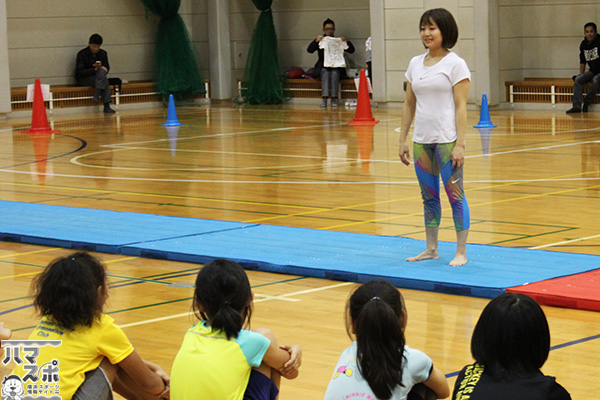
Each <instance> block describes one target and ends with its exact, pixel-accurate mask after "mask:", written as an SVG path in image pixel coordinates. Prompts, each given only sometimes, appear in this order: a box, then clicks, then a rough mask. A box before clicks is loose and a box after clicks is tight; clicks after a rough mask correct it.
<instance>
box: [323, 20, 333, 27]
mask: <svg viewBox="0 0 600 400" xmlns="http://www.w3.org/2000/svg"><path fill="white" fill-rule="evenodd" d="M327 24H331V25H333V27H334V28H335V22H333V20H331V19H329V18H327V19H326V20H325V21H323V28H325V25H327Z"/></svg>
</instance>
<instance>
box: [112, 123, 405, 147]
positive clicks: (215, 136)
mask: <svg viewBox="0 0 600 400" xmlns="http://www.w3.org/2000/svg"><path fill="white" fill-rule="evenodd" d="M395 119H398V118H395ZM340 125H342V126H344V125H347V123H346V122H339V123H335V124H317V125H306V126H291V127H283V128H272V129H259V130H255V131H242V132H225V133H213V134H207V135H197V136H188V137H182V138H179V137H178V138H177V141H184V140H193V139H203V138H219V137H225V136H238V135H247V134H252V133H268V132H274V131H284V130H292V129H312V128H323V127H328V126H340ZM170 140H171V139H169V138H164V139H153V140H142V141H139V142H129V143H119V144H104V145H101V146H100V147H123V146H129V145H131V144H143V143H160V142H169V141H170Z"/></svg>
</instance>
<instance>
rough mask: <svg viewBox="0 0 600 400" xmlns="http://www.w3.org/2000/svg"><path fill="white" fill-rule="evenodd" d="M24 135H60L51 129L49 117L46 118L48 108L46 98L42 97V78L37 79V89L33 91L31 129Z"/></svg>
mask: <svg viewBox="0 0 600 400" xmlns="http://www.w3.org/2000/svg"><path fill="white" fill-rule="evenodd" d="M22 132H23V133H59V131H54V130H52V128H50V124H48V117H47V116H46V106H44V97H43V95H42V84H41V83H40V78H35V87H34V91H33V113H32V115H31V128H30V129H29V130H28V131H22Z"/></svg>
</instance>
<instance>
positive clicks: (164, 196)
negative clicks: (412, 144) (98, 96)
mask: <svg viewBox="0 0 600 400" xmlns="http://www.w3.org/2000/svg"><path fill="white" fill-rule="evenodd" d="M0 185H11V186H25V187H34V188H37V189H39V185H35V184H32V183H15V182H0ZM44 187H45V188H49V189H60V190H67V191H81V192H96V193H98V194H118V195H132V196H143V197H161V198H167V199H182V200H198V201H207V202H215V203H233V204H248V205H262V206H272V207H288V208H307V209H321V208H322V207H315V206H303V205H295V204H277V203H264V202H258V201H241V200H224V199H211V198H208V197H193V196H177V195H172V194H160V193H140V192H123V191H119V190H103V189H87V188H78V187H63V186H52V185H45V186H44Z"/></svg>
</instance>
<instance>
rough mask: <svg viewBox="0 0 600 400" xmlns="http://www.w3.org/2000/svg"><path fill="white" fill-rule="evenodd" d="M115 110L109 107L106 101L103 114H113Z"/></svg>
mask: <svg viewBox="0 0 600 400" xmlns="http://www.w3.org/2000/svg"><path fill="white" fill-rule="evenodd" d="M115 112H116V111H115V110H113V109H112V108H110V106H109V105H108V103H106V104H105V105H104V114H114V113H115Z"/></svg>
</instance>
